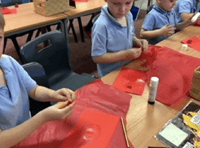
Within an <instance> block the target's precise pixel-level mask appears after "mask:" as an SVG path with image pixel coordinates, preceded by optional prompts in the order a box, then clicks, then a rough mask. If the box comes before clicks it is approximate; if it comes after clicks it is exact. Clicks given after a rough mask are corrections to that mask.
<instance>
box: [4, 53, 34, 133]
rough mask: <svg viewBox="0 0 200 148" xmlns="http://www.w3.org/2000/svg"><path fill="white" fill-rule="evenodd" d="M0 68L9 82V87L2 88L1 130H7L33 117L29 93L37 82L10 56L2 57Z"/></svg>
mask: <svg viewBox="0 0 200 148" xmlns="http://www.w3.org/2000/svg"><path fill="white" fill-rule="evenodd" d="M0 67H1V68H2V70H3V72H4V74H5V79H6V82H7V86H0V128H1V129H2V130H6V129H10V128H12V127H15V126H17V125H19V124H21V123H23V122H24V121H26V120H28V119H29V118H30V117H31V116H30V112H29V97H28V92H29V91H31V90H32V89H33V88H34V87H35V86H36V82H35V81H34V80H33V79H31V78H30V76H29V75H28V73H27V72H26V71H25V70H24V69H23V67H22V66H21V65H20V64H19V63H18V62H17V61H15V60H14V59H13V58H12V57H10V56H6V55H3V56H2V58H1V59H0Z"/></svg>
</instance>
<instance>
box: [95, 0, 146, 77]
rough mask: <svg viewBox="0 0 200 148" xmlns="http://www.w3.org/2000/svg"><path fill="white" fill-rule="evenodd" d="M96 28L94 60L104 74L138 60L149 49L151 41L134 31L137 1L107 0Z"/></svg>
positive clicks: (99, 72) (99, 70) (96, 22)
mask: <svg viewBox="0 0 200 148" xmlns="http://www.w3.org/2000/svg"><path fill="white" fill-rule="evenodd" d="M105 1H106V2H107V5H105V6H103V7H102V9H101V13H100V16H99V17H98V19H97V20H96V21H95V23H94V25H93V28H92V54H91V55H92V59H93V61H94V62H95V63H97V70H98V74H99V76H100V77H102V76H104V75H106V74H108V73H109V72H111V71H113V70H115V69H117V68H119V67H121V66H123V65H124V64H127V63H128V62H129V61H130V60H133V59H137V58H138V57H139V56H140V55H141V53H142V48H143V49H144V51H146V50H147V49H148V42H147V40H144V39H138V38H137V37H136V36H135V34H134V31H135V29H134V22H133V16H132V14H131V12H130V9H131V8H132V5H133V2H134V0H105Z"/></svg>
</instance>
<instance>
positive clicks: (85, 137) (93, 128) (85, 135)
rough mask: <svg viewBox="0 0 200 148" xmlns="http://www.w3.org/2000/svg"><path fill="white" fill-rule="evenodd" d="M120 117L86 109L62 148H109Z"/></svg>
mask: <svg viewBox="0 0 200 148" xmlns="http://www.w3.org/2000/svg"><path fill="white" fill-rule="evenodd" d="M118 122H119V117H117V116H114V115H110V114H106V113H103V112H99V111H95V110H91V109H85V110H84V111H83V113H82V114H81V116H80V117H79V119H78V122H77V123H76V125H75V127H74V128H73V129H72V130H71V132H70V133H69V134H68V135H67V137H66V138H65V140H64V142H63V143H62V145H61V146H60V148H66V147H67V148H75V147H77V148H94V147H95V148H107V147H108V144H109V141H110V139H111V137H112V135H113V133H114V131H115V128H116V126H117V124H118Z"/></svg>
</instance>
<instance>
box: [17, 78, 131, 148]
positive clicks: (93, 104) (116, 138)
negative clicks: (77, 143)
mask: <svg viewBox="0 0 200 148" xmlns="http://www.w3.org/2000/svg"><path fill="white" fill-rule="evenodd" d="M76 94H77V100H76V106H75V108H74V109H73V113H72V114H71V115H70V116H69V117H68V118H67V119H65V120H61V121H51V122H48V123H46V124H45V125H43V126H41V127H40V128H39V129H38V130H36V131H35V132H34V133H33V134H32V135H31V136H29V137H28V138H27V139H26V140H24V141H23V142H21V143H19V144H18V145H16V146H15V147H13V148H59V147H60V146H61V144H62V142H63V140H64V139H65V138H66V136H67V135H68V134H69V133H70V132H71V130H72V129H73V128H74V127H75V125H76V123H77V121H78V119H79V117H80V115H81V114H82V112H83V111H84V110H85V109H88V108H90V109H93V110H96V111H100V112H104V113H107V114H111V115H115V116H118V117H123V118H125V117H126V112H127V110H128V107H129V104H130V100H131V96H130V95H128V94H127V93H125V92H123V91H121V90H118V89H116V88H114V87H112V86H110V85H107V84H104V83H103V82H102V81H101V80H100V79H99V80H97V81H94V82H92V83H90V84H88V85H86V86H84V87H82V88H80V89H79V90H78V91H76ZM108 124H109V123H108ZM95 146H96V145H95ZM95 146H94V147H95ZM115 147H120V148H121V147H126V140H125V137H124V133H123V129H122V125H121V123H120V122H118V124H117V126H116V129H115V131H114V133H113V136H112V138H111V140H110V142H109V145H108V148H115ZM130 148H133V146H132V145H131V143H130Z"/></svg>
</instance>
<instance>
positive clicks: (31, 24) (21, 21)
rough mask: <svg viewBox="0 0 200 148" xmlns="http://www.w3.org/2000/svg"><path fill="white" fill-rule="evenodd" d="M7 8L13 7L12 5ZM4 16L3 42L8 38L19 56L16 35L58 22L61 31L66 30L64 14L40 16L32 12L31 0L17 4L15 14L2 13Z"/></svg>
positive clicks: (65, 16)
mask: <svg viewBox="0 0 200 148" xmlns="http://www.w3.org/2000/svg"><path fill="white" fill-rule="evenodd" d="M9 8H14V7H13V6H12V7H9ZM4 18H5V21H6V25H5V28H4V32H5V44H6V40H7V38H10V39H11V40H12V42H13V44H14V46H15V48H16V51H17V53H18V55H19V57H21V56H20V53H19V50H20V47H19V45H18V42H17V40H16V37H18V36H21V35H24V34H26V33H27V34H28V33H31V34H32V33H33V31H34V30H37V29H39V28H43V27H46V26H51V25H54V24H60V26H61V30H62V32H64V33H65V32H66V31H65V29H66V26H65V23H64V19H66V18H67V15H66V14H64V13H60V14H57V15H53V16H49V17H45V16H42V15H40V14H37V13H35V12H34V5H33V3H32V2H30V3H26V4H21V5H19V7H18V8H17V14H11V15H4ZM30 37H31V36H30ZM30 39H31V38H29V39H28V41H29V40H30Z"/></svg>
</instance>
